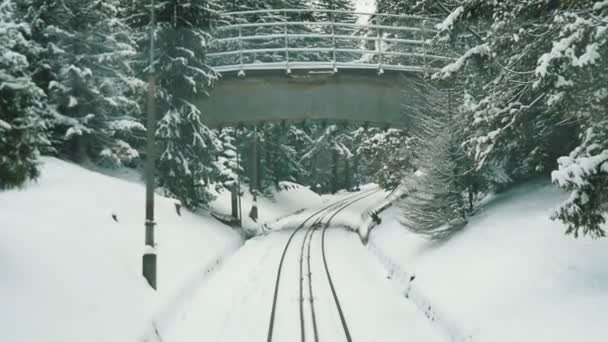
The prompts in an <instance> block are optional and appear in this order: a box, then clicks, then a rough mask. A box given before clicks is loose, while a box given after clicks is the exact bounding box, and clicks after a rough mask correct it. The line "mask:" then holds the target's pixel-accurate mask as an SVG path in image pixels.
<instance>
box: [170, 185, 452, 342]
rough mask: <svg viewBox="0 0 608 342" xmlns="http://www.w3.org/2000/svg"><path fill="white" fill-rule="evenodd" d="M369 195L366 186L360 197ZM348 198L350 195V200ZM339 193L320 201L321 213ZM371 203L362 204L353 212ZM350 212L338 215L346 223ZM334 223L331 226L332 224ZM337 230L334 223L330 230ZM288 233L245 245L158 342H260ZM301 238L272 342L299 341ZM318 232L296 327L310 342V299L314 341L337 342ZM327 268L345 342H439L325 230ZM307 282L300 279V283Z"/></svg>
mask: <svg viewBox="0 0 608 342" xmlns="http://www.w3.org/2000/svg"><path fill="white" fill-rule="evenodd" d="M365 190H367V191H375V190H377V188H376V187H374V186H370V187H367V189H364V191H365ZM351 195H352V194H351ZM345 196H347V194H346V193H340V194H336V195H330V196H324V198H326V199H327V200H328V201H327V203H326V205H328V204H330V203H334V202H335V200H337V199H340V198H344V197H345ZM376 201H377V199H375V198H372V196H370V197H368V198H367V200H366V201H361V204H360V207H369V206H371V205H373V204H374V203H375V202H376ZM354 212H357V209H351V212H350V213H347V212H343V213H342V216H344V218H342V220H348V217H349V216H352V213H354ZM339 216H340V215H338V216H337V217H336V218H338V217H339ZM337 224H339V223H337ZM291 233H292V230H290V229H283V230H278V231H272V232H271V233H269V234H267V235H262V236H258V237H256V238H253V239H251V240H248V241H247V242H246V243H245V245H244V247H243V248H242V249H240V250H239V251H238V252H237V253H236V254H235V256H234V257H233V258H231V259H229V260H228V261H227V262H226V264H225V265H224V267H223V268H222V269H221V270H219V271H218V272H216V273H214V274H213V275H212V276H211V277H210V278H208V281H206V282H205V283H204V284H202V286H201V287H200V288H199V289H198V290H197V291H196V293H195V294H194V295H193V297H192V298H191V300H190V301H188V302H187V303H186V304H185V305H184V307H183V309H182V310H180V315H179V319H173V320H167V321H162V322H160V323H159V330H160V331H161V332H162V333H161V335H162V340H163V341H165V342H173V341H175V342H177V341H179V342H188V341H216V342H220V341H229V342H238V341H261V340H265V339H266V337H267V333H268V327H269V319H270V311H271V308H272V303H273V294H274V285H275V280H276V276H277V274H276V272H277V267H278V261H279V259H280V256H281V254H282V251H283V247H284V245H285V243H286V241H287V239H288V238H289V236H290V235H291ZM304 236H305V232H304V230H302V231H300V232H298V233H297V234H296V235H295V238H294V239H293V242H292V244H291V246H290V249H289V250H288V252H287V254H286V258H285V264H284V267H283V270H282V274H281V282H280V286H279V292H278V294H279V296H278V301H277V307H276V310H277V311H276V316H275V324H274V329H273V335H272V336H273V341H291V340H294V339H299V337H298V335H299V333H300V320H299V317H300V311H299V303H300V300H299V286H300V282H299V280H300V274H299V265H300V259H299V256H300V251H301V250H302V242H303V239H304ZM321 237H322V234H321V231H320V230H318V231H317V232H316V233H315V234H314V235H313V237H312V240H311V241H312V245H311V254H310V255H311V258H310V262H311V274H310V277H311V280H312V287H313V293H312V296H311V293H310V292H309V290H308V285H307V282H306V285H305V289H304V291H303V294H304V302H303V303H304V315H305V316H304V324H305V327H306V330H305V335H306V340H312V339H313V337H312V331H313V330H312V323H311V322H312V321H311V311H310V305H309V303H310V299H311V298H312V299H313V303H314V305H315V315H316V322H317V327H318V333H319V340H321V341H324V340H327V341H343V340H345V334H344V331H343V329H342V325H341V321H340V318H339V313H338V311H337V309H336V305H335V304H334V299H333V296H332V294H331V290H330V287H329V283H328V281H327V276H326V274H325V271H324V266H323V259H322V256H321ZM325 245H326V251H327V262H328V266H329V268H330V271H331V276H332V281H333V284H334V286H335V288H336V290H337V294H338V297H339V300H340V304H341V307H342V310H343V313H344V317H345V320H346V322H347V325H348V328H349V331H350V334H351V336H352V339H353V340H355V341H386V342H391V341H403V340H413V341H429V342H434V341H445V336H444V335H442V332H441V331H437V330H436V329H434V328H433V326H432V324H431V323H430V322H429V321H428V320H427V319H426V318H425V316H424V313H423V312H421V311H420V310H418V308H417V307H416V306H415V305H413V304H412V303H410V302H409V301H407V300H406V299H405V298H403V296H402V295H401V293H400V292H399V291H398V290H397V289H395V288H394V287H393V286H392V285H391V283H390V281H389V280H388V279H386V277H385V274H384V272H383V271H382V265H381V264H380V263H379V262H378V261H377V260H376V259H375V258H374V257H373V256H372V255H371V254H370V253H369V252H368V251H367V250H366V249H365V247H364V246H363V245H362V244H361V243H360V241H359V238H358V237H357V235H356V234H353V233H352V232H349V231H347V230H345V229H341V228H338V227H336V226H335V225H333V224H332V227H330V228H329V229H328V231H327V235H326V238H325ZM308 277H309V275H308V273H306V275H305V279H308Z"/></svg>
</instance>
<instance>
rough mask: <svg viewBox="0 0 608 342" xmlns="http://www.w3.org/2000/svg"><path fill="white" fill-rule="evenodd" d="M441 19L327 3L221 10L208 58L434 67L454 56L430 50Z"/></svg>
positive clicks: (266, 64)
mask: <svg viewBox="0 0 608 342" xmlns="http://www.w3.org/2000/svg"><path fill="white" fill-rule="evenodd" d="M437 22H438V21H437V20H435V19H432V18H425V17H419V16H408V15H396V14H381V13H362V12H348V11H339V10H323V9H276V10H275V9H271V10H256V11H241V12H225V13H221V14H220V15H219V17H218V18H217V19H215V20H214V23H213V27H212V31H213V35H214V36H215V38H216V39H215V40H214V41H213V42H212V44H211V49H210V52H209V53H208V54H207V59H208V61H209V63H210V65H211V66H212V67H213V69H214V70H215V71H217V72H220V73H221V72H235V71H236V72H239V73H243V74H244V72H246V71H248V70H285V71H286V72H287V73H290V72H291V70H295V69H309V70H315V69H329V70H332V71H333V72H337V71H338V70H339V69H375V70H377V71H378V73H379V74H382V73H384V71H385V70H394V71H409V72H434V71H437V70H439V69H440V68H441V67H443V66H444V65H446V64H447V63H449V62H450V61H452V60H453V59H454V58H453V56H450V55H448V54H446V53H438V52H436V50H435V49H433V50H431V48H430V44H429V43H428V41H429V39H430V38H432V37H433V36H434V35H435V33H436V30H435V29H434V25H435V24H436V23H437Z"/></svg>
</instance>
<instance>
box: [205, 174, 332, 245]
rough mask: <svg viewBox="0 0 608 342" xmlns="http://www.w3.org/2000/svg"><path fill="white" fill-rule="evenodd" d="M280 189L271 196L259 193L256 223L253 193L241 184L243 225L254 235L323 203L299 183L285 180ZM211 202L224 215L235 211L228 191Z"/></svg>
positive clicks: (213, 208) (317, 196)
mask: <svg viewBox="0 0 608 342" xmlns="http://www.w3.org/2000/svg"><path fill="white" fill-rule="evenodd" d="M279 188H280V189H281V190H280V191H274V192H273V194H272V196H271V197H270V198H267V197H262V196H258V197H257V207H258V221H257V222H254V221H252V220H251V218H250V217H249V211H250V210H251V206H252V205H253V196H252V195H251V193H250V191H249V188H248V187H247V186H246V185H245V184H241V192H243V196H242V198H241V205H242V213H243V227H245V229H248V230H250V231H251V232H252V235H256V234H259V233H261V232H262V231H263V229H265V228H264V227H265V226H269V225H273V224H274V222H276V221H278V220H280V219H281V218H283V217H286V216H289V215H291V214H294V213H296V212H301V211H302V210H304V209H308V208H316V207H318V206H320V205H321V204H322V203H323V199H322V198H321V196H319V195H318V194H316V193H315V192H314V191H312V190H310V189H309V188H307V187H305V186H302V185H300V184H297V183H293V182H288V181H281V182H280V183H279ZM216 196H218V197H217V198H216V199H215V200H214V201H213V202H212V203H211V204H210V207H211V209H212V210H213V211H214V212H216V213H218V214H221V215H230V214H231V203H230V195H229V193H228V191H226V190H224V191H222V192H221V193H220V194H217V193H216Z"/></svg>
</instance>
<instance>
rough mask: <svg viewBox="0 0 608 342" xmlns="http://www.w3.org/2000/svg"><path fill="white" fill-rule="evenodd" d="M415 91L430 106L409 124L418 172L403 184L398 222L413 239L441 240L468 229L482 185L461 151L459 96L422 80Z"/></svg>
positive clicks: (454, 90)
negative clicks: (420, 236) (405, 191)
mask: <svg viewBox="0 0 608 342" xmlns="http://www.w3.org/2000/svg"><path fill="white" fill-rule="evenodd" d="M415 89H416V90H417V91H419V92H420V93H421V94H424V96H426V97H427V98H428V100H427V101H426V104H424V105H423V106H420V107H416V109H417V110H415V111H412V112H413V113H415V115H412V116H411V117H410V118H408V120H409V122H408V123H409V126H410V129H411V131H410V132H411V133H410V134H411V135H412V138H413V139H412V140H411V148H412V149H413V150H414V151H415V156H414V158H413V165H414V166H415V167H416V168H417V171H416V173H414V174H411V175H409V176H408V177H406V178H405V179H404V182H405V184H406V186H407V187H409V189H408V190H409V195H408V197H407V198H405V199H404V200H403V201H402V203H401V207H402V208H403V214H404V218H403V221H402V222H403V224H404V226H406V227H407V228H408V229H410V230H411V231H413V232H415V233H418V234H423V235H427V236H429V237H430V238H432V239H443V238H447V237H449V236H450V235H451V234H453V233H455V232H457V231H459V230H460V229H462V228H463V227H464V226H465V225H466V223H467V219H468V216H469V214H470V212H471V211H472V210H473V204H474V203H473V201H474V198H475V196H476V195H477V193H478V192H479V191H480V190H481V189H480V186H479V184H480V183H481V181H480V179H479V178H480V176H479V175H478V174H477V173H476V172H475V170H474V164H473V160H472V159H471V158H469V157H468V156H467V154H466V151H465V150H464V148H463V146H462V142H463V141H464V138H465V134H464V132H465V128H466V125H467V121H466V120H463V119H464V116H463V111H462V109H461V108H462V104H463V103H464V100H463V93H462V91H457V90H458V88H457V87H455V86H454V84H437V83H436V82H435V83H431V82H428V81H425V80H420V81H419V82H418V83H416V86H415Z"/></svg>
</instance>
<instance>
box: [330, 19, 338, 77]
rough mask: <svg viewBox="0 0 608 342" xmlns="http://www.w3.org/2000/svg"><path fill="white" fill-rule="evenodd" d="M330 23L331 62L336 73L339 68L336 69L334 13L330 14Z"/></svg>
mask: <svg viewBox="0 0 608 342" xmlns="http://www.w3.org/2000/svg"><path fill="white" fill-rule="evenodd" d="M329 16H330V19H329V20H330V22H331V46H332V48H331V60H332V69H333V71H334V72H338V68H336V26H335V25H334V23H335V18H334V12H330V13H329Z"/></svg>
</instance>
